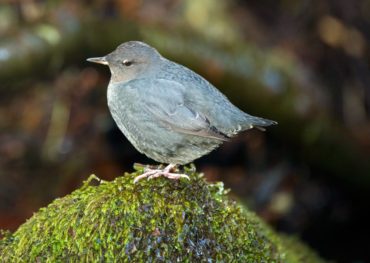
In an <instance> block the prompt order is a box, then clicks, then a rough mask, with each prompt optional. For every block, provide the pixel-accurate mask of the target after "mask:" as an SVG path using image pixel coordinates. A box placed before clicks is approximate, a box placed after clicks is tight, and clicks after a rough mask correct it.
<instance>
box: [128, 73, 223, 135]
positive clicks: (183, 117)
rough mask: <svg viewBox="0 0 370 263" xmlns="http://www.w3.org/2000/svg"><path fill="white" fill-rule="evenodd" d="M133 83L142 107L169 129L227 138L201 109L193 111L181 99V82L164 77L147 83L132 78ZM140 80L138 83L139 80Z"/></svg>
mask: <svg viewBox="0 0 370 263" xmlns="http://www.w3.org/2000/svg"><path fill="white" fill-rule="evenodd" d="M133 82H135V84H134V83H132V84H133V85H135V86H136V87H138V88H140V89H141V91H142V92H141V93H142V94H143V95H142V96H141V97H140V100H141V104H142V107H143V109H144V110H145V111H147V112H148V113H149V114H152V115H153V116H154V117H155V119H157V120H158V121H159V122H161V123H162V124H163V125H164V126H166V127H167V128H168V129H171V130H173V131H176V132H180V133H184V134H192V135H196V136H201V137H206V138H213V139H217V140H222V141H227V140H228V139H229V138H228V136H227V135H225V134H223V133H222V132H220V131H219V130H217V129H216V127H214V126H213V125H212V123H210V121H209V119H208V118H207V116H205V114H203V113H202V112H199V111H196V110H194V109H193V108H192V107H191V105H190V103H187V102H186V100H185V99H184V90H185V89H186V87H184V86H183V85H182V84H181V83H179V82H176V81H171V80H165V79H155V80H152V81H150V82H149V84H148V81H147V80H146V81H144V79H143V80H135V81H133ZM140 82H141V83H140Z"/></svg>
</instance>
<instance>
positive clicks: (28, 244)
mask: <svg viewBox="0 0 370 263" xmlns="http://www.w3.org/2000/svg"><path fill="white" fill-rule="evenodd" d="M141 172H142V171H141V170H140V169H138V171H136V172H134V173H131V174H125V175H124V176H123V177H118V178H117V179H115V180H114V181H112V182H105V181H102V182H100V183H99V184H98V185H96V186H93V185H91V183H92V179H93V177H90V180H88V181H86V182H85V184H84V185H83V186H82V187H81V188H80V189H78V190H76V191H74V192H73V193H71V194H70V195H67V196H65V197H63V198H59V199H56V200H55V201H54V202H53V203H51V204H50V205H49V206H48V207H46V208H42V209H40V211H38V212H37V213H35V214H34V215H33V216H32V217H31V218H30V219H29V220H28V221H27V222H26V223H24V224H23V225H22V226H20V227H19V229H18V230H17V231H16V232H15V233H13V234H10V233H9V234H6V235H4V233H3V235H4V237H3V238H2V239H1V240H0V258H1V259H2V260H3V261H2V262H322V261H321V259H319V258H318V257H317V256H316V255H315V253H314V252H312V251H311V250H309V249H308V248H306V247H305V246H303V245H302V244H300V243H299V242H298V241H296V240H293V239H290V238H285V237H281V236H278V235H277V234H275V233H274V232H273V231H272V230H271V229H270V228H269V227H268V226H266V225H265V224H264V223H263V222H262V221H261V220H260V219H259V218H258V217H257V216H256V215H255V214H254V213H252V212H250V211H248V210H247V209H245V208H242V207H241V206H240V205H238V204H236V202H234V201H231V200H230V199H229V198H228V197H227V196H226V191H225V190H224V188H223V184H222V183H217V184H209V183H206V182H205V180H204V179H203V178H202V176H201V175H200V174H198V173H196V172H195V171H194V170H193V169H192V168H185V172H186V173H187V174H189V175H190V178H191V180H190V181H188V180H186V179H181V180H179V181H174V180H169V179H166V178H156V179H153V180H149V181H148V180H142V181H139V182H138V183H137V184H134V183H133V179H134V177H135V176H137V175H139V174H140V173H141ZM0 234H1V233H0Z"/></svg>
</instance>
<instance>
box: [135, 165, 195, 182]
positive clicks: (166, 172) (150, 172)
mask: <svg viewBox="0 0 370 263" xmlns="http://www.w3.org/2000/svg"><path fill="white" fill-rule="evenodd" d="M175 167H176V164H169V165H167V166H166V167H165V168H164V169H163V170H161V169H149V168H147V169H145V173H143V174H142V175H139V176H137V177H136V178H135V179H134V183H137V182H138V181H139V180H141V179H143V178H148V180H150V179H153V178H157V177H160V176H164V177H167V178H169V179H174V180H178V179H180V178H186V179H188V180H190V179H189V176H187V175H186V174H178V173H171V170H172V169H173V168H175Z"/></svg>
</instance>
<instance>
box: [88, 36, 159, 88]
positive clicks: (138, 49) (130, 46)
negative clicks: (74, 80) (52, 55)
mask: <svg viewBox="0 0 370 263" xmlns="http://www.w3.org/2000/svg"><path fill="white" fill-rule="evenodd" d="M87 61H89V62H93V63H99V64H103V65H107V66H109V69H110V71H111V74H112V79H111V80H112V81H113V82H127V81H129V80H132V79H135V78H139V77H142V76H143V74H146V75H149V74H151V73H152V71H153V70H154V69H155V68H156V67H157V66H159V65H158V63H160V61H161V55H160V54H159V53H158V51H157V50H156V49H154V48H153V47H151V46H149V45H148V44H145V43H143V42H140V41H129V42H125V43H123V44H121V45H119V46H118V47H117V48H116V49H115V50H114V51H113V52H112V53H110V54H108V55H106V56H104V57H95V58H88V59H87Z"/></svg>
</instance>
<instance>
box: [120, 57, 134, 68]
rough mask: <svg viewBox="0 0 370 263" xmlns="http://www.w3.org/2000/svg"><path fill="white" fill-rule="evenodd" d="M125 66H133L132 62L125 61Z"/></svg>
mask: <svg viewBox="0 0 370 263" xmlns="http://www.w3.org/2000/svg"><path fill="white" fill-rule="evenodd" d="M122 63H123V65H125V66H126V67H129V66H131V65H132V61H131V60H127V59H125V60H124V61H122Z"/></svg>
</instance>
